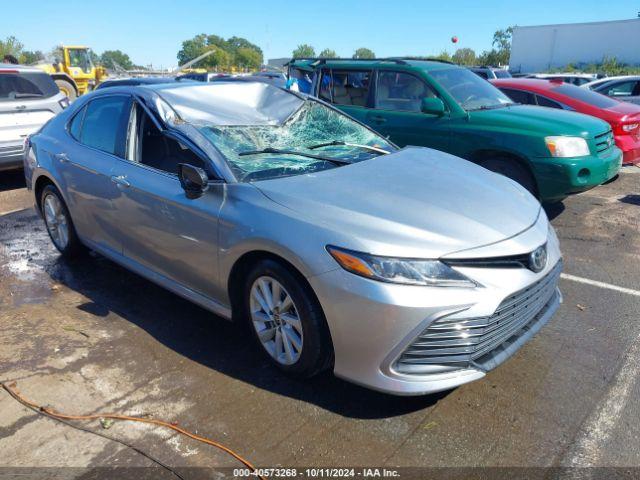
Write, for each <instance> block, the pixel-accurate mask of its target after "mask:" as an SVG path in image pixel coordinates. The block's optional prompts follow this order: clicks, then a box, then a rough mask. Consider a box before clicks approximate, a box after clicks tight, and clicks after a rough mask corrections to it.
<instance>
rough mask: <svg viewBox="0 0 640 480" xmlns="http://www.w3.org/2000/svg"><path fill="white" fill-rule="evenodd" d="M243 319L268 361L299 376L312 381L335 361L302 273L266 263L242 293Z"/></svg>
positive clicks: (321, 316) (252, 273) (323, 322)
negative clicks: (301, 275)
mask: <svg viewBox="0 0 640 480" xmlns="http://www.w3.org/2000/svg"><path fill="white" fill-rule="evenodd" d="M242 295H243V297H242V299H243V303H242V307H243V316H244V317H245V319H246V321H247V323H248V324H249V327H250V329H251V331H252V332H253V336H254V338H255V339H256V341H257V344H258V345H259V348H260V350H262V351H263V352H264V353H265V354H266V355H267V357H268V358H269V359H270V361H271V362H272V363H273V364H275V365H276V366H277V367H278V368H279V369H280V370H282V371H283V372H285V373H287V374H289V375H293V376H296V377H303V378H308V377H312V376H314V375H316V374H318V373H320V372H322V371H323V370H326V369H327V368H328V367H329V366H330V365H331V363H332V360H333V348H332V345H331V337H330V335H329V330H328V327H327V324H326V320H325V318H324V314H323V312H322V309H321V307H320V304H319V303H318V300H317V299H316V297H315V295H314V294H313V292H312V291H311V289H310V287H309V286H308V285H306V284H305V283H303V281H302V279H301V278H300V277H299V275H296V274H294V273H292V272H291V271H290V270H289V269H288V268H287V267H285V266H284V265H282V264H281V263H279V262H277V261H275V260H271V259H267V260H262V261H260V262H258V264H256V265H255V266H254V267H253V268H252V269H251V271H250V272H249V274H248V275H247V277H246V279H245V283H244V288H243V292H242Z"/></svg>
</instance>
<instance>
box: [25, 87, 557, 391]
mask: <svg viewBox="0 0 640 480" xmlns="http://www.w3.org/2000/svg"><path fill="white" fill-rule="evenodd" d="M25 169H26V177H27V186H28V188H29V189H30V190H31V191H32V192H33V194H34V199H35V203H36V205H37V207H38V209H39V210H40V211H41V212H42V214H43V217H44V221H45V223H46V226H47V229H48V231H49V234H50V236H51V239H52V240H53V242H54V244H55V245H56V247H57V248H58V249H59V250H60V251H61V252H62V253H63V254H65V255H75V254H77V253H78V252H79V251H80V250H81V249H82V247H83V246H86V247H88V248H91V249H93V250H95V251H97V252H99V253H101V254H103V255H105V256H106V257H108V258H110V259H112V260H114V261H115V262H118V263H120V264H121V265H123V266H125V267H126V268H128V269H131V270H132V271H134V272H137V273H138V274H140V275H142V276H144V277H146V278H148V279H150V280H151V281H153V282H156V283H158V284H160V285H162V286H164V287H166V288H167V289H169V290H171V291H173V292H175V293H177V294H178V295H181V296H183V297H185V298H188V299H190V300H192V301H193V302H195V303H197V304H199V305H201V306H203V307H205V308H207V309H209V310H210V311H212V312H214V313H216V314H218V315H220V316H222V317H225V318H228V319H234V320H238V321H242V322H247V324H248V325H249V326H250V328H251V331H252V332H253V334H254V337H255V340H256V346H257V347H258V348H260V349H262V350H263V351H264V353H265V355H266V357H267V358H269V359H270V360H271V361H272V362H273V363H274V364H275V365H277V366H278V367H279V368H280V369H282V370H283V371H285V372H287V373H290V374H293V375H297V376H305V377H306V376H311V375H314V374H316V373H318V372H321V371H323V370H325V369H328V368H332V369H333V371H334V373H335V374H336V375H337V376H339V377H342V378H345V379H347V380H349V381H352V382H355V383H358V384H361V385H364V386H367V387H370V388H373V389H377V390H380V391H385V392H389V393H393V394H401V395H417V394H425V393H429V392H436V391H440V390H444V389H449V388H452V387H455V386H457V385H461V384H463V383H466V382H469V381H472V380H476V379H479V378H481V377H483V376H484V375H485V374H486V372H487V371H488V370H490V369H492V368H494V367H496V366H497V365H498V364H500V363H501V362H503V361H504V360H505V359H507V358H508V357H509V356H511V355H512V354H513V353H514V352H515V351H517V350H518V348H519V347H520V346H522V345H523V343H524V342H526V341H527V340H528V339H529V338H531V337H532V336H533V334H534V333H535V332H536V331H538V330H539V329H540V328H541V327H542V325H544V324H545V323H546V322H547V321H548V320H549V318H550V317H551V316H552V315H553V313H554V312H555V311H556V309H557V308H558V305H559V303H560V301H561V295H560V292H559V290H558V288H557V284H558V278H559V275H560V270H561V268H562V260H561V255H560V249H559V245H558V239H557V237H556V235H555V233H554V230H553V228H552V227H551V226H550V224H549V222H548V220H547V217H546V215H545V213H544V211H543V210H542V209H541V207H540V204H539V203H538V202H537V201H536V200H535V199H534V198H533V197H532V196H531V195H530V194H529V193H528V192H527V191H526V190H525V189H524V188H522V187H520V186H519V185H517V184H516V183H515V182H513V181H511V180H509V179H507V178H506V177H503V176H500V175H496V174H494V173H491V172H489V171H488V170H485V169H484V168H481V167H478V166H476V165H474V164H472V163H470V162H467V161H465V160H462V159H459V158H457V157H454V156H451V155H448V154H446V153H442V152H438V151H435V150H430V149H425V148H415V147H408V148H405V149H402V150H399V149H397V148H396V147H395V146H394V145H393V144H391V143H389V142H388V141H387V140H385V139H384V138H382V137H380V136H379V135H378V134H376V133H375V132H374V131H372V130H370V129H368V128H367V127H365V126H364V125H362V124H360V123H358V122H356V121H355V120H353V119H351V118H350V117H348V116H346V115H345V114H343V113H341V112H339V111H338V110H336V109H334V108H333V107H331V106H329V105H327V104H325V103H323V102H322V101H319V100H317V99H313V98H310V97H306V96H304V95H301V94H297V93H293V92H289V91H286V90H282V89H279V88H275V87H273V86H270V85H267V84H264V83H223V82H221V83H215V84H204V85H194V84H175V83H174V84H166V85H152V86H134V87H113V88H108V89H104V90H102V91H96V92H93V93H91V94H88V95H86V96H83V97H82V98H80V99H79V100H78V101H77V102H75V103H74V105H73V106H72V107H71V108H69V109H68V110H66V111H64V112H63V113H62V114H60V115H59V116H58V117H56V118H55V119H54V120H53V121H51V122H50V123H48V124H47V125H46V126H45V127H44V128H43V130H42V131H41V132H39V133H38V134H36V135H34V136H33V137H31V139H30V142H29V144H28V151H27V154H26V156H25ZM212 354H215V352H212Z"/></svg>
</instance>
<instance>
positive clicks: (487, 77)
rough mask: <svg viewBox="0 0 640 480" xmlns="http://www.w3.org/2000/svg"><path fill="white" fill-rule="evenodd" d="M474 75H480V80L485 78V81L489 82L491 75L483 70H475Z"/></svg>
mask: <svg viewBox="0 0 640 480" xmlns="http://www.w3.org/2000/svg"><path fill="white" fill-rule="evenodd" d="M473 73H475V74H476V75H478V76H479V77H480V78H484V79H485V80H489V74H488V73H487V72H484V71H482V70H473Z"/></svg>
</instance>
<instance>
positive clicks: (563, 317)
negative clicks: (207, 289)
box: [0, 167, 640, 478]
mask: <svg viewBox="0 0 640 480" xmlns="http://www.w3.org/2000/svg"><path fill="white" fill-rule="evenodd" d="M549 216H550V217H551V218H552V222H553V224H554V226H555V227H556V229H557V231H558V235H559V237H560V240H561V244H562V250H563V254H564V258H565V270H564V272H565V277H564V278H563V279H562V280H561V289H562V293H563V295H564V303H563V305H562V306H561V308H560V310H559V311H558V313H557V314H556V316H555V317H554V318H553V319H552V320H551V322H550V323H549V324H548V325H547V326H546V327H545V328H543V330H542V331H541V332H540V333H539V334H538V335H537V336H536V337H535V338H534V339H533V340H532V341H531V342H530V343H529V344H527V345H526V346H525V347H524V348H522V349H521V350H520V351H519V352H518V353H517V354H516V355H515V356H514V357H513V358H512V359H510V360H509V361H508V362H506V363H505V364H503V365H502V366H500V367H499V368H498V369H496V370H494V371H493V372H491V373H490V374H489V375H488V376H487V377H486V378H484V379H483V380H480V381H478V382H475V383H471V384H467V385H464V386H462V387H459V388H457V389H455V390H452V391H449V392H445V393H442V394H438V395H431V396H425V397H412V398H404V397H392V396H387V395H383V394H379V393H376V392H372V391H369V390H365V389H363V388H360V387H357V386H354V385H351V384H348V383H346V382H343V381H341V380H339V379H336V378H334V377H333V376H332V375H324V376H321V377H319V378H315V379H313V380H311V381H305V382H302V381H294V380H291V379H288V378H285V377H283V376H282V375H281V374H279V373H278V372H277V371H276V370H275V369H274V368H272V367H270V366H269V365H267V364H266V363H265V362H263V360H262V358H261V356H260V355H259V354H258V352H257V350H256V349H255V348H254V345H253V343H251V339H250V337H249V334H248V332H247V331H245V330H244V329H243V328H240V327H239V326H236V325H233V324H230V323H227V322H225V321H223V320H221V319H218V318H216V317H215V316H213V315H211V314H210V313H208V312H206V311H204V310H202V309H200V308H199V307H196V306H194V305H192V304H190V303H188V302H187V301H185V300H182V299H180V298H178V297H176V296H175V295H173V294H171V293H169V292H167V291H165V290H163V289H161V288H159V287H157V286H155V285H154V284H152V283H150V282H148V281H146V280H143V279H142V278H140V277H138V276H136V275H135V274H132V273H130V272H128V271H126V270H124V269H122V268H120V267H119V266H117V265H115V264H114V263H112V262H110V261H108V260H106V259H104V258H101V257H99V256H89V257H88V258H86V259H85V260H83V261H80V262H77V263H70V262H68V261H66V260H63V259H62V258H60V257H59V256H58V254H57V252H56V251H55V250H54V247H53V246H52V245H51V243H50V241H49V238H48V237H47V234H46V231H45V229H44V226H43V224H42V222H41V221H40V219H39V217H38V216H37V214H36V213H35V211H34V210H33V208H32V206H31V200H30V198H29V196H28V195H27V194H26V191H25V189H24V184H23V181H22V179H21V177H20V175H13V174H6V173H3V174H0V329H1V331H2V334H1V335H0V380H3V381H5V380H16V381H17V386H18V388H19V390H20V391H21V392H22V394H24V395H25V396H26V397H28V398H29V399H31V400H33V401H34V402H36V403H38V404H44V405H50V406H52V407H54V408H56V409H57V410H60V411H64V412H72V413H90V412H102V411H117V412H122V413H126V414H129V415H150V416H152V417H153V418H161V419H166V420H168V421H171V422H178V423H179V425H181V426H183V427H184V428H187V429H189V430H192V431H196V432H197V433H199V434H202V435H205V436H207V437H210V438H213V439H216V440H219V441H221V442H222V443H224V444H225V445H227V446H228V447H231V448H233V449H234V450H235V451H237V452H239V453H241V454H242V455H243V456H244V457H245V458H247V459H249V460H251V461H252V462H253V463H255V464H257V465H260V466H298V467H304V466H390V467H391V466H393V467H422V466H427V467H594V466H595V467H621V470H619V471H616V472H617V474H619V475H621V476H624V475H625V474H626V473H625V472H628V471H629V470H628V467H640V424H639V422H637V419H638V418H639V416H640V336H639V333H640V330H639V329H638V326H639V324H640V315H639V313H640V168H637V167H626V168H625V169H624V171H623V172H622V173H621V174H620V176H619V178H617V179H616V180H615V181H613V182H611V183H609V184H607V185H603V186H600V187H598V188H596V189H593V190H591V191H589V192H586V193H584V194H581V195H578V196H574V197H571V198H569V199H567V200H566V201H565V202H564V204H562V205H561V206H554V207H553V208H549ZM78 424H80V425H83V426H84V427H87V428H89V429H92V430H95V431H100V432H101V433H105V434H107V435H109V436H111V437H116V438H119V439H122V440H125V441H126V442H128V443H131V444H133V445H135V446H136V447H138V448H140V449H141V450H143V451H145V452H147V453H149V454H151V455H153V456H154V457H155V458H158V459H161V460H162V461H163V462H164V463H165V464H168V465H170V466H172V467H176V468H185V467H221V466H224V467H235V466H238V465H239V464H238V463H237V461H236V460H234V459H233V458H231V457H229V456H228V455H226V454H224V453H223V452H221V451H219V450H216V449H214V448H210V447H208V446H206V445H202V444H199V443H196V442H194V441H192V440H189V439H186V438H185V437H182V436H179V435H178V434H175V433H173V432H170V431H167V430H164V429H161V428H159V427H154V426H149V425H142V424H132V423H123V422H120V423H118V422H116V423H115V424H114V425H113V426H112V427H111V428H109V429H108V430H106V429H104V428H102V427H101V425H100V423H99V422H84V423H82V422H80V423H78ZM56 466H65V467H102V466H104V467H115V466H154V464H153V463H151V461H150V460H149V459H148V458H146V457H144V456H142V455H140V454H139V453H137V452H136V451H134V450H132V449H130V448H128V447H125V446H123V445H122V444H119V443H117V442H114V441H111V440H108V439H105V438H102V437H98V436H95V435H92V434H91V433H87V432H83V431H78V430H75V429H73V428H71V427H69V426H66V425H63V424H60V423H57V422H54V421H53V420H50V419H47V418H44V417H42V416H40V415H38V414H37V413H35V412H33V411H31V410H29V409H27V408H25V407H23V406H21V405H20V404H18V403H16V402H15V401H14V400H13V399H12V398H10V397H9V395H8V394H7V393H6V392H4V391H0V467H56ZM156 466H157V465H156ZM153 471H154V472H156V474H158V472H160V471H162V469H161V468H160V467H158V468H157V469H154V470H153ZM636 472H637V471H636ZM592 473H593V474H594V475H596V476H597V475H605V473H602V472H601V473H598V471H597V470H594V471H592ZM69 474H70V475H71V476H73V475H77V476H81V475H84V474H86V472H85V471H83V470H78V471H75V470H73V471H72V470H69ZM610 474H611V471H607V473H606V475H607V477H602V478H611V476H609V475H610ZM153 478H157V476H156V475H155V474H154V477H153ZM167 478H171V477H170V476H169V477H167Z"/></svg>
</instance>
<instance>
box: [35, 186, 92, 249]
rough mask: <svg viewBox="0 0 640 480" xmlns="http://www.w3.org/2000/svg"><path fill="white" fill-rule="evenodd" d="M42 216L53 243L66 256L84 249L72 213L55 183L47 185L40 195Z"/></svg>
mask: <svg viewBox="0 0 640 480" xmlns="http://www.w3.org/2000/svg"><path fill="white" fill-rule="evenodd" d="M40 206H41V209H42V218H43V219H44V224H45V226H46V227H47V233H48V234H49V237H50V238H51V241H52V242H53V245H54V246H55V247H56V248H57V249H58V251H59V252H60V253H61V254H62V255H64V256H65V257H74V256H76V255H78V254H79V253H80V252H81V251H82V244H81V243H80V240H79V239H78V235H77V234H76V229H75V227H74V226H73V221H72V220H71V215H69V210H68V209H67V206H66V204H65V203H64V200H63V199H62V195H60V192H59V191H58V189H57V188H56V187H54V186H53V185H47V186H46V187H45V188H44V189H43V190H42V194H41V196H40Z"/></svg>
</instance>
